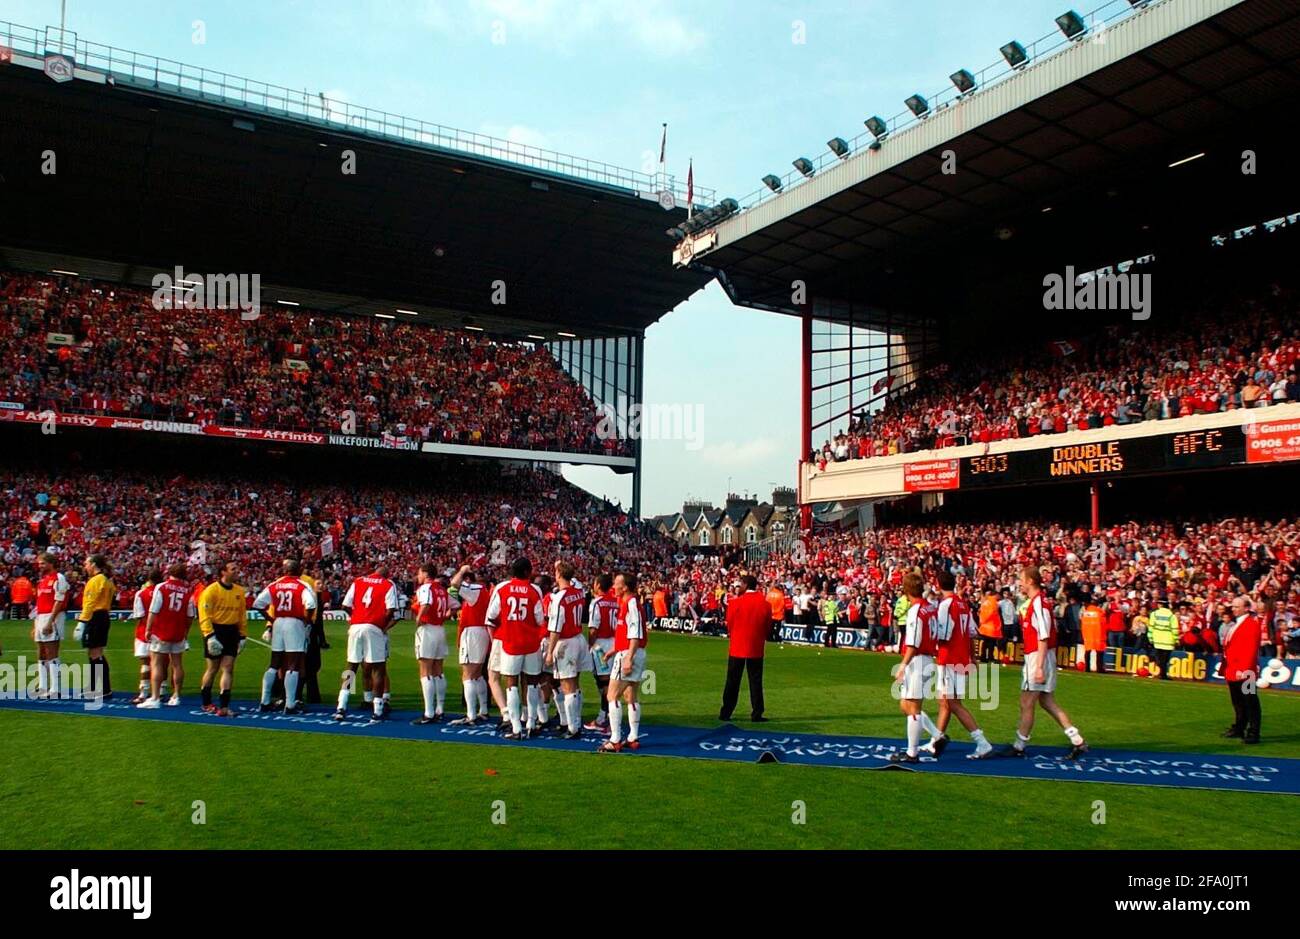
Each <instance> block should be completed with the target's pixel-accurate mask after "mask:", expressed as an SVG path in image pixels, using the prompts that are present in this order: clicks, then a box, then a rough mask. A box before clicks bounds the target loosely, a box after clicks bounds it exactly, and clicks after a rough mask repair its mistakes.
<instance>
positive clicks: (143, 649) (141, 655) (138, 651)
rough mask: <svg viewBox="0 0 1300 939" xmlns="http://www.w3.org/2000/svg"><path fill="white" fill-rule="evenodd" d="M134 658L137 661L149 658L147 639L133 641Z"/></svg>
mask: <svg viewBox="0 0 1300 939" xmlns="http://www.w3.org/2000/svg"><path fill="white" fill-rule="evenodd" d="M135 657H136V658H137V659H147V658H149V641H148V640H147V639H137V640H135Z"/></svg>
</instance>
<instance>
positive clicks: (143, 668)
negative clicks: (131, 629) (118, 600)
mask: <svg viewBox="0 0 1300 939" xmlns="http://www.w3.org/2000/svg"><path fill="white" fill-rule="evenodd" d="M160 583H162V571H161V570H159V569H158V568H157V567H151V568H149V573H147V574H145V577H144V584H143V585H141V587H140V589H139V590H137V591H136V592H135V602H134V603H133V604H132V607H131V616H132V617H133V618H134V619H135V657H136V658H137V659H139V660H140V693H139V694H137V695H136V696H135V697H134V698H132V699H131V703H132V704H140V703H142V702H144V701H145V700H147V699H148V698H149V695H150V693H151V692H150V684H149V681H150V675H151V674H152V667H151V665H150V653H149V635H148V632H147V630H146V627H147V626H148V622H147V620H148V619H149V605H150V604H151V603H152V602H153V591H154V588H155V587H157V586H158V585H159V584H160ZM163 685H164V688H163V689H162V690H164V691H165V690H166V687H165V686H166V682H165V681H164V682H163Z"/></svg>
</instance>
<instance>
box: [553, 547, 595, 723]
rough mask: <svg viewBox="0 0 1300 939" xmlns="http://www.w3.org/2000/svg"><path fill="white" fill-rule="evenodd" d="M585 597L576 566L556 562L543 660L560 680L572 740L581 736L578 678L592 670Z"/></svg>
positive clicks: (562, 711)
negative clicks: (585, 626)
mask: <svg viewBox="0 0 1300 939" xmlns="http://www.w3.org/2000/svg"><path fill="white" fill-rule="evenodd" d="M585 599H586V598H585V597H584V596H583V593H582V591H581V590H579V589H578V588H577V587H575V586H574V584H573V565H572V564H570V563H569V562H568V561H560V562H559V563H557V564H556V565H555V592H554V593H552V594H551V609H550V615H549V617H548V623H547V637H546V654H545V656H544V659H545V664H547V665H548V666H550V668H551V671H552V673H553V674H554V675H555V680H556V681H558V682H559V683H560V693H559V694H558V695H557V696H556V703H557V706H558V710H559V711H560V720H561V721H563V722H564V725H565V726H566V727H568V728H569V733H568V735H567V736H568V738H569V739H570V740H576V739H578V738H579V737H581V736H582V686H581V684H580V683H579V677H580V676H581V675H582V673H583V672H585V671H590V670H591V650H590V649H589V648H588V647H587V640H586V637H584V636H583V635H582V608H583V605H584V603H585Z"/></svg>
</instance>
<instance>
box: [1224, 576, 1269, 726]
mask: <svg viewBox="0 0 1300 939" xmlns="http://www.w3.org/2000/svg"><path fill="white" fill-rule="evenodd" d="M1250 608H1251V604H1250V599H1249V598H1248V597H1245V596H1239V597H1237V598H1236V599H1234V600H1233V601H1232V615H1233V621H1232V622H1231V623H1229V624H1228V626H1227V628H1225V629H1224V631H1223V680H1224V681H1226V682H1227V683H1228V694H1229V695H1230V696H1231V697H1232V712H1233V715H1234V719H1233V721H1232V726H1231V727H1229V728H1228V729H1227V730H1225V731H1224V732H1223V736H1225V737H1240V738H1241V739H1242V742H1243V743H1259V718H1260V709H1259V688H1258V686H1257V684H1256V683H1257V682H1258V680H1259V641H1260V624H1259V620H1258V619H1256V618H1255V617H1254V616H1252V615H1251V612H1250Z"/></svg>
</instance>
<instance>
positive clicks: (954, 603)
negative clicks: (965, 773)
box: [921, 571, 996, 760]
mask: <svg viewBox="0 0 1300 939" xmlns="http://www.w3.org/2000/svg"><path fill="white" fill-rule="evenodd" d="M938 580H939V590H940V591H941V592H942V593H943V597H942V598H941V599H940V600H939V608H938V610H937V611H936V614H935V620H934V625H935V637H936V638H937V639H938V641H939V656H938V659H937V662H936V664H937V665H938V669H939V671H938V676H937V678H938V681H937V688H936V690H937V691H938V693H939V720H938V722H937V724H938V730H939V736H937V737H934V738H932V739H931V740H930V742H929V743H928V744H927V745H926V746H924V747H922V748H921V749H922V750H925V751H926V752H928V753H932V754H934V756H935V757H938V756H940V755H941V754H942V753H943V750H944V747H946V746H947V745H948V722H949V721H950V720H951V719H952V716H953V715H954V714H955V715H957V720H958V721H960V722H961V725H962V726H963V727H965V728H966V730H967V731H968V732H969V733H970V736H971V739H972V740H974V741H975V752H974V753H968V754H967V756H968V757H969V758H970V759H972V760H982V759H984V758H985V757H987V756H988V755H989V754H990V753H992V752H993V745H992V744H990V743H989V741H988V738H987V737H985V736H984V731H982V730H980V725H979V723H978V722H977V721H976V720H975V717H974V715H972V714H971V712H970V711H969V710H967V708H966V705H965V704H964V703H963V701H962V699H963V698H965V697H966V677H967V676H968V675H969V674H970V670H971V669H972V668H973V667H974V666H973V665H972V662H973V660H974V658H975V656H974V654H973V652H974V644H975V636H976V629H975V617H974V616H973V615H971V611H970V607H969V606H968V605H967V604H966V601H965V600H963V599H962V598H961V597H959V596H957V594H956V592H955V591H956V589H957V578H956V577H954V576H953V575H952V573H951V572H950V571H941V572H940V574H939V578H938ZM995 680H996V679H995Z"/></svg>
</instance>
